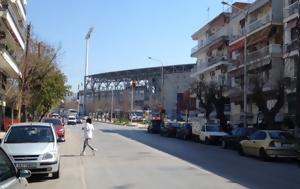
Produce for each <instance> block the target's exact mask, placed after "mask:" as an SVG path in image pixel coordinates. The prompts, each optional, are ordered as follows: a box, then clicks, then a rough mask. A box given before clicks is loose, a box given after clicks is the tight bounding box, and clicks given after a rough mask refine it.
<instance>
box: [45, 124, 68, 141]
mask: <svg viewBox="0 0 300 189" xmlns="http://www.w3.org/2000/svg"><path fill="white" fill-rule="evenodd" d="M43 122H45V123H52V125H53V128H54V130H55V132H56V135H57V138H58V141H61V142H64V141H65V127H64V123H63V122H62V121H61V120H60V119H58V118H46V119H43Z"/></svg>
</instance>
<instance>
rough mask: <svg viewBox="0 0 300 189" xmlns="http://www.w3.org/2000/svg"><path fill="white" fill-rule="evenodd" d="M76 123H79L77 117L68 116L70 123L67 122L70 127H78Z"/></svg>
mask: <svg viewBox="0 0 300 189" xmlns="http://www.w3.org/2000/svg"><path fill="white" fill-rule="evenodd" d="M76 123H77V119H76V116H68V121H67V124H68V125H76Z"/></svg>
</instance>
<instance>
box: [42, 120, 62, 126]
mask: <svg viewBox="0 0 300 189" xmlns="http://www.w3.org/2000/svg"><path fill="white" fill-rule="evenodd" d="M44 122H46V123H52V124H53V126H60V125H62V123H61V121H60V120H59V119H44Z"/></svg>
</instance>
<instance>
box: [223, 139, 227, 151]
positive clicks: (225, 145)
mask: <svg viewBox="0 0 300 189" xmlns="http://www.w3.org/2000/svg"><path fill="white" fill-rule="evenodd" d="M222 148H224V149H226V148H227V144H226V142H225V141H224V140H222Z"/></svg>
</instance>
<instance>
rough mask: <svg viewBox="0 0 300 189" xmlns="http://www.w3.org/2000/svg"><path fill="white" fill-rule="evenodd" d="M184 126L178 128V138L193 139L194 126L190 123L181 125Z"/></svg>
mask: <svg viewBox="0 0 300 189" xmlns="http://www.w3.org/2000/svg"><path fill="white" fill-rule="evenodd" d="M181 124H182V126H181V127H178V128H177V131H176V138H180V139H184V140H188V139H191V138H192V137H193V133H192V124H190V123H181Z"/></svg>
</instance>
